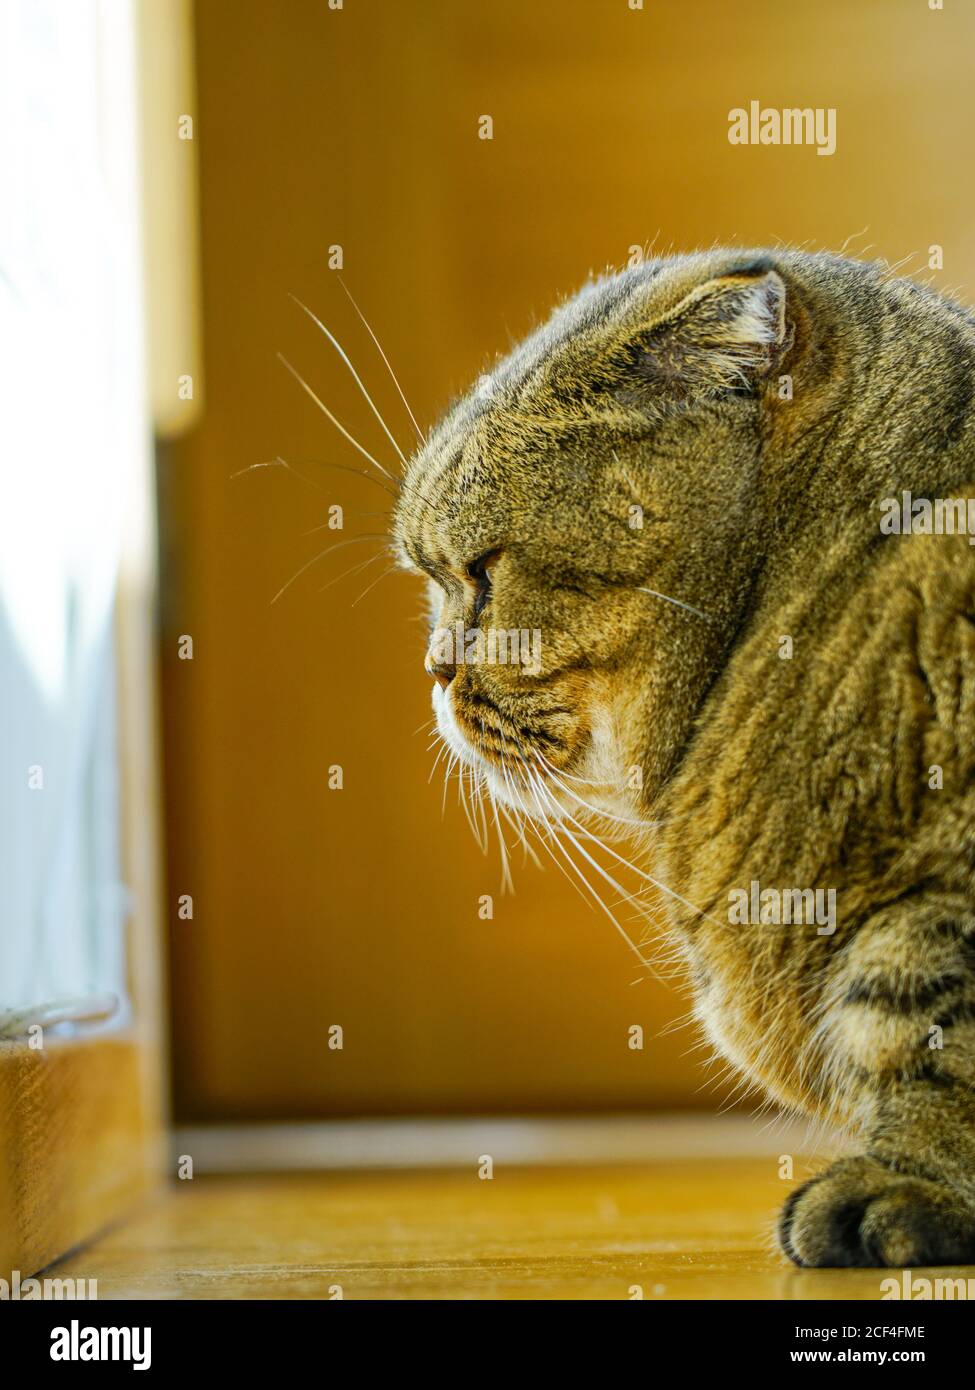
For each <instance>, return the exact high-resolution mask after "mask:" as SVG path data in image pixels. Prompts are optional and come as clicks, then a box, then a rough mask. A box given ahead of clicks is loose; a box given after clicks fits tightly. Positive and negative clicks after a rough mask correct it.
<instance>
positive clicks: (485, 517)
mask: <svg viewBox="0 0 975 1390" xmlns="http://www.w3.org/2000/svg"><path fill="white" fill-rule="evenodd" d="M973 389H975V318H973V316H972V315H971V314H969V313H968V312H967V311H966V310H964V309H963V308H961V307H959V306H957V305H955V304H953V303H951V302H949V301H948V300H946V299H945V298H943V297H941V296H939V295H938V294H936V293H934V292H932V291H930V290H928V289H925V288H922V287H921V286H919V285H917V284H915V283H913V282H912V281H910V280H908V279H902V278H895V277H894V275H893V274H892V273H891V272H890V271H889V269H888V268H887V267H886V266H885V265H882V264H881V265H878V264H864V263H859V262H855V261H852V260H849V259H846V258H844V257H840V256H833V255H827V254H819V253H817V254H810V253H802V252H797V251H783V252H781V253H779V252H769V251H755V252H744V253H743V252H741V251H729V250H715V251H712V252H708V253H695V254H691V255H684V256H674V257H668V258H665V259H660V260H653V261H647V262H645V263H643V264H641V265H639V266H636V267H632V268H630V269H628V270H625V271H622V272H620V273H617V274H609V275H607V276H605V277H603V278H601V279H598V280H596V281H593V282H591V283H589V284H588V285H587V286H586V287H585V288H584V289H583V290H582V291H581V292H580V293H579V294H578V295H576V296H575V297H574V298H572V299H569V300H568V301H566V302H565V303H564V304H563V305H562V306H561V307H559V308H558V309H557V310H556V311H555V313H554V314H553V315H552V317H551V318H550V319H549V321H548V322H546V323H545V324H543V325H542V326H541V327H540V328H539V329H537V330H536V331H535V332H534V333H533V334H532V335H531V336H530V337H528V338H527V339H526V340H525V341H524V342H523V343H522V344H521V345H520V346H518V347H517V348H516V349H515V350H514V351H513V352H512V353H511V355H510V356H509V357H507V358H506V359H505V360H503V361H502V362H500V363H499V364H498V365H497V366H496V367H495V368H494V369H493V370H492V371H491V372H490V373H489V375H488V376H487V377H485V378H483V379H482V380H481V382H480V383H479V384H478V386H477V387H476V388H475V389H474V390H472V392H471V393H470V394H469V395H468V396H466V397H464V398H463V399H461V400H460V401H459V402H458V403H457V404H455V405H454V406H453V407H452V408H451V409H450V410H449V411H448V412H447V414H446V415H445V417H444V418H443V420H442V421H441V422H440V423H439V425H438V426H437V428H436V429H435V430H434V431H433V433H432V434H431V436H430V438H429V440H428V441H427V442H426V443H425V445H424V446H423V447H422V448H421V449H420V450H419V451H418V452H417V454H416V455H415V456H414V458H413V459H412V460H411V461H410V466H409V469H408V471H407V473H406V476H405V479H404V483H403V486H402V488H401V491H400V495H399V498H398V502H397V505H396V512H395V518H394V539H395V543H396V547H397V550H398V554H399V557H400V560H401V563H402V564H404V565H406V566H408V567H409V568H410V569H413V570H416V571H417V572H418V573H420V574H422V575H424V576H425V577H426V578H427V580H428V581H429V584H428V587H429V590H430V595H431V603H432V609H431V612H432V618H431V624H432V626H433V627H434V628H435V629H436V630H438V631H442V630H443V629H448V628H452V627H453V628H456V626H457V624H461V625H462V626H464V627H466V628H471V627H478V628H480V627H486V626H490V627H491V628H496V629H503V630H517V631H520V632H524V631H527V632H536V631H537V632H540V633H541V634H542V644H541V648H540V656H541V659H540V662H539V664H538V665H537V667H536V668H534V669H533V670H532V671H531V672H529V671H527V670H525V669H524V668H523V667H522V666H521V665H520V664H519V663H518V662H507V663H506V662H493V663H492V662H486V661H480V662H479V661H476V660H475V661H462V660H458V659H455V660H453V661H451V660H449V659H448V660H445V659H444V658H443V654H442V651H441V650H440V649H436V650H434V648H433V645H431V652H432V653H433V655H431V656H428V661H427V666H428V670H429V671H430V674H431V675H432V676H433V677H434V681H435V683H434V689H433V697H434V709H435V713H436V718H437V723H438V728H439V731H440V734H441V735H442V737H443V739H444V741H445V742H446V743H447V744H448V745H449V747H450V749H451V750H452V752H453V753H455V754H456V755H457V756H458V757H460V758H461V759H462V760H463V761H464V762H465V763H466V764H467V765H468V766H470V767H473V768H474V769H475V770H476V775H478V776H480V777H481V778H483V779H484V781H485V783H486V784H487V786H488V788H489V790H490V792H491V794H492V796H493V797H494V798H495V799H496V801H497V802H499V803H501V804H502V805H505V806H508V807H511V806H514V807H516V808H518V810H519V813H524V812H525V811H527V812H529V813H530V814H532V815H533V816H535V817H536V818H537V819H538V820H539V822H542V823H543V822H544V821H545V820H546V819H547V820H548V821H549V822H550V823H555V822H556V821H558V820H560V819H561V820H563V823H564V824H565V825H566V826H567V827H569V828H572V827H573V826H574V825H575V826H580V827H581V825H582V824H583V822H584V821H586V818H587V816H588V815H589V814H590V811H591V809H592V808H595V809H596V810H598V811H599V812H600V813H601V814H602V815H603V816H604V817H607V818H608V819H609V821H610V822H612V823H613V824H614V825H616V826H619V825H621V824H622V825H623V826H624V827H625V826H627V825H631V824H632V825H634V826H635V827H642V826H644V825H645V824H647V823H655V824H656V826H657V829H656V830H655V831H654V832H653V834H652V836H651V835H648V834H646V833H645V832H643V831H642V830H640V829H639V828H637V829H635V830H634V834H635V835H636V836H637V842H638V844H639V846H640V852H641V853H643V854H644V855H645V864H644V867H645V868H646V870H647V872H648V874H649V875H650V876H651V877H652V878H653V879H654V880H655V881H656V882H658V883H659V884H660V885H661V889H662V891H661V898H662V901H663V903H664V904H665V905H666V908H667V913H668V918H669V927H668V930H669V931H670V932H672V933H673V934H674V937H675V939H676V941H677V942H679V943H680V950H681V952H682V953H683V957H684V959H685V961H686V967H687V970H688V975H689V979H690V982H691V985H692V988H693V992H694V996H695V1001H696V1002H695V1011H696V1014H697V1017H698V1019H699V1020H700V1022H701V1024H702V1025H703V1028H704V1030H705V1032H706V1034H707V1036H708V1038H709V1039H710V1040H711V1042H712V1043H713V1044H714V1046H715V1047H716V1048H717V1049H718V1050H719V1051H720V1052H721V1053H723V1054H724V1055H725V1056H726V1057H727V1058H728V1059H730V1061H731V1062H732V1063H733V1064H734V1066H735V1067H736V1068H737V1069H738V1070H739V1071H740V1072H741V1073H742V1074H743V1075H744V1076H745V1077H746V1078H748V1080H749V1081H751V1082H754V1083H757V1084H758V1085H759V1086H760V1087H762V1088H763V1089H764V1091H765V1093H766V1094H767V1095H768V1096H769V1097H770V1098H771V1099H772V1100H774V1101H775V1102H777V1103H778V1104H779V1105H781V1106H783V1107H787V1108H790V1109H794V1110H797V1111H800V1112H803V1113H806V1114H809V1115H812V1116H816V1117H819V1118H820V1119H822V1120H825V1121H827V1122H830V1123H832V1124H839V1125H841V1126H845V1127H846V1128H847V1130H848V1131H849V1132H850V1133H852V1134H853V1135H854V1136H856V1147H857V1153H856V1156H852V1157H847V1158H843V1159H840V1160H838V1161H836V1162H834V1163H833V1164H832V1165H831V1166H829V1167H827V1168H826V1169H825V1171H823V1172H822V1173H820V1174H819V1175H818V1176H816V1177H814V1178H813V1179H812V1180H811V1181H808V1182H805V1183H803V1184H802V1185H798V1186H796V1187H795V1188H794V1189H793V1190H792V1191H791V1193H790V1195H789V1197H788V1200H787V1201H786V1202H785V1205H784V1208H783V1210H782V1212H781V1215H780V1218H779V1222H778V1233H779V1240H780V1244H781V1247H782V1250H783V1251H784V1252H785V1254H786V1255H787V1256H788V1257H789V1258H790V1259H791V1260H793V1261H794V1262H795V1263H797V1264H799V1265H807V1266H838V1265H856V1266H863V1265H867V1266H900V1265H914V1266H920V1265H931V1264H943V1263H964V1262H970V1261H975V551H973V550H972V548H971V546H970V545H969V541H968V538H967V537H966V536H965V535H964V534H954V535H951V534H942V535H926V534H914V533H909V534H899V535H898V534H891V533H890V530H889V528H886V529H882V528H881V525H880V520H881V516H882V505H881V504H882V502H883V500H884V499H890V498H892V497H893V498H900V497H901V496H902V494H903V493H904V492H908V491H909V492H910V493H911V494H912V495H913V496H914V497H917V498H935V497H938V498H960V499H966V498H968V496H969V494H970V493H971V494H973V495H975V404H973ZM634 770H635V772H636V775H634ZM757 884H760V885H762V886H763V888H762V891H763V892H764V886H765V885H771V886H774V887H775V889H776V890H777V891H779V892H780V893H782V894H786V893H791V894H792V895H793V897H796V896H797V895H798V899H797V900H798V901H799V902H802V901H804V897H803V895H806V894H816V893H821V894H825V893H830V892H831V893H833V894H834V900H835V920H834V922H833V926H832V928H827V929H824V928H823V927H822V926H821V925H817V923H816V922H815V921H812V920H807V921H803V920H801V914H800V920H799V921H798V922H795V921H794V922H793V923H792V924H791V925H783V924H781V923H780V924H778V925H777V924H776V923H775V918H774V916H773V918H772V920H771V921H768V920H760V921H758V922H755V921H752V920H750V917H749V919H748V920H742V916H741V915H738V916H737V917H736V914H735V912H734V911H733V910H731V909H730V907H729V904H731V903H733V902H736V901H737V902H739V903H740V902H741V901H744V900H745V898H746V897H747V898H748V899H749V900H750V898H751V893H752V890H753V887H754V885H757ZM736 895H737V896H736ZM761 900H763V899H761V898H760V901H761ZM817 900H818V901H825V899H824V898H821V899H817ZM820 915H821V916H822V914H820Z"/></svg>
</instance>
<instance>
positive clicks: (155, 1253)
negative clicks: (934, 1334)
mask: <svg viewBox="0 0 975 1390" xmlns="http://www.w3.org/2000/svg"><path fill="white" fill-rule="evenodd" d="M800 1176H804V1174H801V1175H800ZM789 1186H790V1185H789V1184H788V1183H786V1182H784V1181H782V1180H781V1179H779V1178H778V1177H777V1176H776V1172H775V1168H774V1165H772V1164H770V1163H769V1162H768V1161H767V1160H760V1161H759V1160H754V1159H731V1160H727V1159H724V1160H721V1159H695V1160H691V1161H687V1162H654V1163H645V1164H640V1165H632V1166H613V1167H598V1166H591V1165H590V1166H567V1167H562V1168H520V1169H512V1168H505V1169H502V1170H501V1171H497V1170H496V1171H495V1175H494V1177H493V1178H492V1179H491V1180H484V1179H480V1178H478V1177H477V1176H476V1175H475V1174H474V1173H472V1172H470V1171H464V1172H461V1171H457V1170H450V1171H444V1170H434V1171H426V1172H402V1173H388V1172H387V1173H376V1172H371V1173H370V1172H360V1173H344V1172H336V1173H315V1174H309V1175H298V1174H290V1175H281V1176H274V1177H224V1178H215V1177H207V1178H196V1179H193V1180H191V1181H184V1182H180V1183H177V1184H175V1185H174V1186H173V1187H172V1188H171V1189H170V1190H169V1191H168V1192H167V1193H165V1194H163V1195H162V1196H161V1197H160V1199H159V1200H158V1201H157V1202H156V1203H155V1204H153V1205H151V1206H150V1207H148V1208H146V1209H145V1210H143V1211H142V1212H141V1213H138V1214H137V1215H135V1216H134V1217H133V1218H132V1219H131V1220H130V1221H128V1222H127V1223H125V1224H123V1225H122V1226H120V1227H118V1228H117V1229H115V1230H114V1231H111V1232H109V1233H108V1234H106V1235H105V1236H103V1237H102V1238H101V1239H100V1240H99V1241H97V1242H96V1243H95V1244H93V1245H91V1246H89V1247H87V1248H86V1249H85V1250H83V1251H80V1252H78V1253H77V1254H75V1255H73V1256H72V1257H70V1258H69V1259H67V1260H64V1261H62V1262H61V1263H60V1264H59V1265H58V1266H57V1273H58V1274H61V1275H71V1276H73V1277H75V1278H88V1279H92V1278H94V1279H97V1280H98V1297H99V1298H101V1299H111V1298H194V1299H201V1298H232V1299H239V1298H245V1299H246V1298H306V1299H323V1298H329V1297H344V1298H353V1299H354V1298H360V1299H362V1298H369V1299H482V1298H485V1299H614V1298H618V1299H626V1298H633V1297H639V1296H640V1293H639V1291H638V1290H642V1296H643V1297H644V1298H647V1299H671V1298H677V1299H722V1298H749V1299H809V1298H817V1299H818V1298H843V1299H846V1298H857V1299H876V1298H879V1296H880V1293H881V1290H880V1280H881V1278H882V1277H883V1275H882V1273H881V1272H880V1271H877V1270H855V1271H848V1270H837V1271H816V1270H797V1269H794V1268H793V1267H792V1266H790V1265H788V1264H786V1263H785V1261H784V1260H783V1259H782V1257H781V1256H780V1255H779V1254H778V1253H777V1252H776V1251H775V1249H774V1245H773V1242H772V1236H771V1232H772V1226H773V1222H774V1214H775V1212H776V1210H777V1208H778V1206H779V1204H780V1203H781V1201H782V1200H783V1197H784V1196H785V1195H786V1193H787V1192H788V1190H789ZM938 1272H939V1274H941V1275H947V1274H948V1273H949V1271H947V1270H940V1271H938ZM966 1273H971V1271H966Z"/></svg>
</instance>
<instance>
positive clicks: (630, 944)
mask: <svg viewBox="0 0 975 1390" xmlns="http://www.w3.org/2000/svg"><path fill="white" fill-rule="evenodd" d="M532 778H533V781H534V782H535V786H536V790H537V791H539V792H540V793H541V794H542V796H543V797H544V798H547V797H549V796H550V793H549V792H548V791H547V789H546V788H545V787H544V785H543V784H542V782H541V780H540V779H539V778H538V776H537V774H532ZM552 804H553V805H554V803H552ZM555 809H556V810H559V808H558V807H556V808H555ZM558 825H559V827H560V828H561V829H562V830H563V831H564V833H565V834H566V836H567V837H568V839H569V840H570V841H571V842H572V844H573V845H575V847H576V849H577V850H578V851H579V853H580V854H581V855H582V856H583V858H584V859H585V860H586V861H587V863H589V864H590V865H591V866H592V867H593V868H594V869H595V870H596V872H597V873H598V874H599V875H600V877H601V878H604V879H605V880H606V882H607V883H609V884H610V885H611V887H613V888H614V889H615V890H616V892H618V893H620V894H621V895H622V896H624V897H626V892H625V890H624V889H623V888H621V887H620V885H619V884H618V883H617V882H616V880H615V879H614V878H613V877H612V875H611V874H609V873H607V871H606V870H605V869H604V868H603V866H602V865H601V864H600V863H599V862H598V861H597V860H595V859H594V858H593V857H592V855H591V854H588V853H587V852H586V850H585V849H584V847H583V846H582V845H581V844H580V843H579V841H578V840H577V839H576V837H575V836H574V835H573V834H572V833H571V831H569V830H568V829H567V828H566V826H565V823H564V821H562V820H561V819H560V820H559V821H558ZM552 833H553V834H555V830H554V829H553V831H552ZM558 843H559V842H558V836H557V835H556V844H558ZM584 881H585V880H584ZM586 882H587V887H588V886H589V884H588V881H586ZM590 891H591V892H593V895H594V897H595V899H596V901H597V902H598V903H599V906H600V907H601V908H602V910H603V912H605V914H606V916H607V917H608V918H609V919H610V921H611V922H612V923H613V926H614V927H615V928H616V930H617V931H618V932H619V934H620V936H621V937H622V938H623V940H624V941H625V942H626V944H627V946H628V947H629V948H630V950H631V951H632V952H633V954H634V955H635V956H636V958H637V960H638V961H639V962H640V964H641V965H642V966H643V967H644V969H646V970H648V971H649V972H650V973H651V974H656V972H655V970H654V967H653V964H652V962H651V961H649V960H647V958H646V957H645V956H644V955H643V953H642V952H641V951H640V950H639V948H638V947H637V945H636V943H635V942H634V940H633V938H632V937H631V936H630V935H629V933H628V932H627V931H626V930H625V928H624V927H623V926H622V925H621V924H620V922H619V921H617V919H616V916H615V914H614V913H613V912H612V910H611V909H610V908H609V907H608V906H607V904H606V903H605V902H604V901H603V899H602V898H601V897H600V896H599V894H598V893H596V892H595V890H593V889H591V888H590Z"/></svg>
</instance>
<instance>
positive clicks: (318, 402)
mask: <svg viewBox="0 0 975 1390" xmlns="http://www.w3.org/2000/svg"><path fill="white" fill-rule="evenodd" d="M277 356H278V360H279V361H280V362H281V363H282V364H283V365H284V366H285V367H287V369H288V371H289V372H290V373H291V375H292V376H293V377H294V379H295V381H297V383H298V385H299V386H300V387H301V389H302V390H303V391H306V392H307V393H308V395H309V396H310V397H311V398H312V400H313V401H314V402H315V404H316V405H317V406H318V408H319V410H320V411H322V413H323V414H324V415H326V416H327V417H328V419H329V420H331V422H332V424H333V425H334V426H335V428H336V429H337V430H338V432H339V434H341V435H343V436H344V437H345V438H346V439H347V440H348V441H349V443H350V444H351V445H352V447H353V448H355V449H358V451H359V453H360V454H361V455H362V457H363V458H365V459H368V460H369V462H370V463H371V464H372V465H373V467H374V468H378V469H379V471H380V473H382V474H384V475H385V477H387V478H388V479H389V481H390V482H391V483H395V482H396V478H395V477H394V476H393V474H392V473H390V471H389V469H388V468H384V467H383V465H382V464H381V463H380V462H379V460H378V459H376V458H373V456H372V454H370V452H369V450H368V449H366V448H364V447H363V446H362V445H361V444H360V443H359V441H358V439H356V438H355V437H354V436H353V435H351V434H350V433H349V431H348V430H347V429H346V428H345V426H344V425H343V424H342V422H341V420H339V419H337V418H336V417H335V416H334V415H333V414H332V412H331V411H330V410H329V408H328V406H327V405H325V404H324V402H323V401H321V400H320V399H319V397H318V396H316V394H315V392H314V391H313V390H312V389H311V387H310V386H309V385H308V382H307V381H305V379H304V377H303V376H302V375H301V374H300V372H298V371H296V369H295V368H294V367H292V365H291V363H290V362H289V361H288V359H287V358H286V357H285V356H284V355H283V354H282V353H280V352H279V353H278V354H277Z"/></svg>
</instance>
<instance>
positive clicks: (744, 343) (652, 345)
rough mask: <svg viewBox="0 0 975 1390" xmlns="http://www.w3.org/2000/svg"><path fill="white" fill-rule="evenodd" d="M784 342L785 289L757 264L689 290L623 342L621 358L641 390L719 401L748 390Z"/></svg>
mask: <svg viewBox="0 0 975 1390" xmlns="http://www.w3.org/2000/svg"><path fill="white" fill-rule="evenodd" d="M787 335H788V329H787V320H786V289H785V283H784V281H783V280H782V278H781V276H780V275H778V274H777V273H776V271H775V270H774V269H773V268H772V263H771V261H770V260H768V259H765V258H762V259H759V260H754V261H749V262H746V263H745V264H743V265H741V266H736V267H734V268H733V269H731V270H728V271H726V272H725V273H723V274H722V275H719V276H717V277H716V278H714V279H712V280H707V281H705V282H704V283H703V284H700V285H697V286H695V288H694V289H692V290H691V291H690V292H689V293H688V294H686V295H685V296H684V298H683V299H681V300H680V301H679V303H677V304H676V305H675V306H674V307H673V308H672V309H670V310H668V311H667V312H666V313H664V314H663V315H662V316H661V318H659V319H658V320H657V321H656V322H654V323H652V324H651V325H648V327H646V328H645V329H643V330H641V331H640V332H639V333H638V334H636V335H635V337H633V338H631V339H630V341H629V345H628V355H629V359H630V363H631V365H632V367H634V368H636V370H637V372H638V373H639V375H640V376H641V377H642V378H643V379H644V380H645V381H646V382H647V383H648V384H652V383H657V384H659V385H664V384H669V385H671V386H673V387H674V388H675V389H676V390H678V391H679V392H681V393H683V392H687V393H690V394H695V393H703V394H705V395H722V394H725V393H727V392H729V391H747V390H749V389H751V388H754V387H755V386H756V385H757V384H758V382H759V381H760V379H761V378H762V377H764V376H767V375H768V374H769V373H770V372H771V371H772V369H773V368H774V366H775V365H776V363H777V361H778V359H779V357H780V356H781V354H782V352H783V351H784V349H785V348H786V347H787V346H788V342H787Z"/></svg>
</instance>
